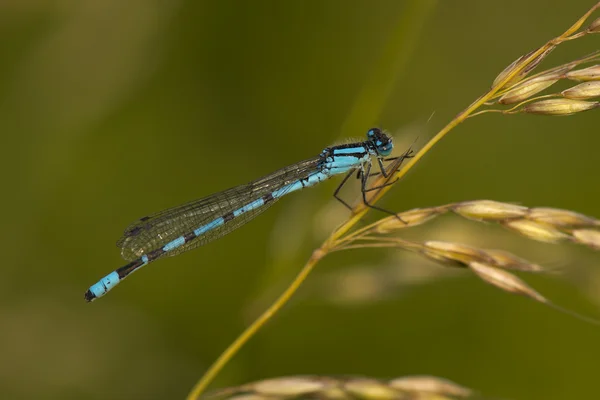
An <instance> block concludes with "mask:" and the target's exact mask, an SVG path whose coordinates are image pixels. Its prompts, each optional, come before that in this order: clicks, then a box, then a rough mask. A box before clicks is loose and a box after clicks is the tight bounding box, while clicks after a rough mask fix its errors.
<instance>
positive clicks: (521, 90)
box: [498, 68, 568, 105]
mask: <svg viewBox="0 0 600 400" xmlns="http://www.w3.org/2000/svg"><path fill="white" fill-rule="evenodd" d="M567 69H568V68H563V69H560V70H557V71H551V72H548V73H545V74H542V75H539V76H536V77H535V78H533V79H528V80H526V81H524V82H521V83H519V84H518V85H516V86H515V87H513V88H512V89H510V90H509V91H507V92H506V93H505V94H504V95H502V97H500V100H498V103H500V104H504V105H508V104H515V103H520V102H522V101H525V100H527V99H529V98H530V97H532V96H533V95H535V94H537V93H539V92H541V91H544V90H546V89H547V88H549V87H550V86H552V85H554V84H555V83H556V82H558V81H559V80H560V79H561V77H562V76H563V75H564V73H565V72H567V71H566V70H567Z"/></svg>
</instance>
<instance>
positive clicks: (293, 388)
mask: <svg viewBox="0 0 600 400" xmlns="http://www.w3.org/2000/svg"><path fill="white" fill-rule="evenodd" d="M245 386H248V389H252V390H253V391H255V392H258V393H260V394H264V395H267V396H300V395H306V394H308V393H312V392H316V391H318V390H322V389H323V388H325V387H326V386H327V384H326V383H325V382H321V381H319V380H315V379H311V378H309V377H294V376H290V377H283V378H273V379H266V380H263V381H259V382H254V383H252V384H249V385H245Z"/></svg>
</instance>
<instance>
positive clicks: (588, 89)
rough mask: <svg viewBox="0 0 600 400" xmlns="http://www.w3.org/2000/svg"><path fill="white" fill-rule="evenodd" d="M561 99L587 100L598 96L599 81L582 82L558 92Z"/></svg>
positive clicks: (599, 90)
mask: <svg viewBox="0 0 600 400" xmlns="http://www.w3.org/2000/svg"><path fill="white" fill-rule="evenodd" d="M560 94H562V95H563V97H566V98H567V99H575V100H587V99H593V98H594V97H598V96H600V81H591V82H583V83H580V84H579V85H577V86H573V87H572V88H569V89H566V90H563V91H562V92H560Z"/></svg>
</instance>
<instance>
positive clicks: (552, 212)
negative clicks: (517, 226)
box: [526, 82, 600, 228]
mask: <svg viewBox="0 0 600 400" xmlns="http://www.w3.org/2000/svg"><path fill="white" fill-rule="evenodd" d="M598 83H600V82H598ZM526 218H527V219H529V220H531V221H536V222H540V223H545V224H549V225H552V226H555V227H560V228H576V227H589V226H598V225H599V221H598V220H596V219H594V218H590V217H588V216H586V215H583V214H580V213H576V212H574V211H569V210H561V209H558V208H545V207H537V208H532V209H531V210H530V212H529V214H527V217H526Z"/></svg>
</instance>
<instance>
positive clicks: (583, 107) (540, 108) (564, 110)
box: [511, 99, 600, 115]
mask: <svg viewBox="0 0 600 400" xmlns="http://www.w3.org/2000/svg"><path fill="white" fill-rule="evenodd" d="M598 107H600V102H597V101H583V100H571V99H548V100H540V101H536V102H535V103H530V104H526V105H525V106H523V107H522V108H521V109H520V110H517V111H514V112H524V113H528V114H539V115H572V114H576V113H579V112H583V111H589V110H593V109H595V108H598ZM511 113H512V112H511Z"/></svg>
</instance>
